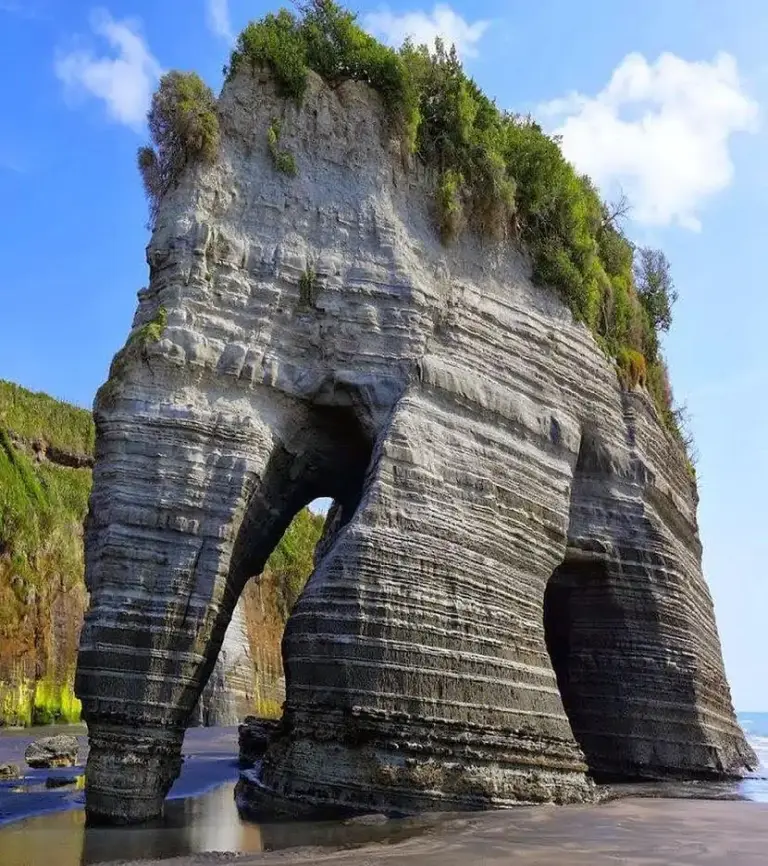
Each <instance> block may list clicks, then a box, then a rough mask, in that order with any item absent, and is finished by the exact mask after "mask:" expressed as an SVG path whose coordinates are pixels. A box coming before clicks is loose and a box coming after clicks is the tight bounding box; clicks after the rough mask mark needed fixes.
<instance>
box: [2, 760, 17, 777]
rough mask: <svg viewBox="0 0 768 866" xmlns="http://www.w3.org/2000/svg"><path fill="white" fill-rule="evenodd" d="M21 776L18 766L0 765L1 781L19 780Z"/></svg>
mask: <svg viewBox="0 0 768 866" xmlns="http://www.w3.org/2000/svg"><path fill="white" fill-rule="evenodd" d="M19 775H20V773H19V767H18V765H17V764H0V779H18V777H19Z"/></svg>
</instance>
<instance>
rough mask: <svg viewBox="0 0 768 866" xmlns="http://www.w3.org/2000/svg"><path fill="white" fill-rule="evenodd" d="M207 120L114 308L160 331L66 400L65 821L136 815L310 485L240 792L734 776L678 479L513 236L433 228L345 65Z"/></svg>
mask: <svg viewBox="0 0 768 866" xmlns="http://www.w3.org/2000/svg"><path fill="white" fill-rule="evenodd" d="M220 111H221V125H222V144H221V150H220V155H219V158H218V160H217V162H216V163H215V165H213V166H212V167H210V168H205V169H203V168H199V167H190V168H189V169H188V170H187V172H186V173H185V174H184V176H183V177H182V179H181V182H180V183H179V185H178V186H177V187H176V188H174V189H173V190H172V191H171V192H170V193H168V194H167V195H166V197H165V199H164V201H163V204H162V207H161V209H160V214H159V219H158V224H157V228H156V231H155V232H154V235H153V237H152V241H151V244H150V246H149V249H148V261H149V265H150V284H149V287H148V288H147V289H144V290H142V291H141V292H140V294H139V308H138V312H137V314H136V318H135V322H134V324H135V325H136V326H140V325H142V324H144V323H146V322H149V321H153V320H157V318H158V315H159V311H160V309H161V308H163V309H164V310H165V311H166V313H167V324H166V327H165V329H164V331H163V334H162V337H161V339H159V340H158V341H157V342H152V343H148V344H147V345H145V346H144V347H142V348H141V350H130V351H127V352H125V353H123V355H122V357H121V361H120V363H119V364H118V365H116V367H115V373H114V376H113V377H112V378H111V379H110V381H109V382H108V383H107V384H106V385H105V386H104V388H102V390H101V391H100V395H99V398H98V400H97V404H96V422H97V431H98V435H97V461H96V466H95V470H94V488H93V494H92V498H91V509H90V518H89V524H88V533H87V568H86V574H87V581H88V585H89V588H90V591H91V606H90V609H89V611H88V613H87V616H86V623H85V627H84V630H83V634H82V641H81V649H80V659H79V668H78V678H77V688H78V693H79V696H80V697H81V699H82V701H83V707H84V714H85V718H86V719H87V721H88V724H89V730H90V738H91V751H90V757H89V763H88V786H87V808H88V812H89V815H90V816H91V817H92V818H101V819H106V820H112V821H115V820H123V821H132V820H140V819H142V818H145V817H148V816H151V815H155V814H157V813H158V812H159V810H160V808H161V803H162V799H163V797H164V795H165V793H166V792H167V790H168V787H169V786H170V784H171V783H172V781H173V779H174V778H175V776H176V774H177V772H178V769H179V765H180V758H179V749H180V744H181V739H182V736H183V731H184V728H185V726H186V724H187V722H188V720H189V717H190V714H191V712H192V710H193V707H194V706H195V703H196V701H197V698H198V695H199V694H200V691H201V689H202V688H203V687H204V686H205V683H206V681H207V679H208V677H209V674H210V672H211V670H212V668H213V665H214V662H215V659H216V656H217V653H218V651H219V647H220V645H221V642H222V639H223V636H224V633H225V630H226V627H227V625H228V623H229V621H230V618H231V616H232V612H233V609H234V607H235V604H236V602H237V599H238V597H239V596H240V594H241V592H242V590H243V587H244V585H245V583H246V581H247V578H248V577H250V576H251V575H253V574H257V573H259V572H260V571H261V570H262V568H263V565H264V562H265V561H266V558H267V556H268V555H269V553H270V552H271V550H272V548H273V547H274V545H275V544H276V543H277V541H278V539H279V538H280V535H281V534H282V532H283V531H284V529H285V528H286V526H287V525H288V523H289V521H290V520H291V518H292V517H293V515H294V514H295V513H296V512H297V511H298V510H299V509H300V508H301V507H302V506H304V505H305V504H306V503H307V502H309V501H310V500H312V499H313V498H315V497H317V496H330V497H332V498H333V499H334V500H335V502H336V506H335V508H334V511H333V514H332V515H331V518H330V519H329V521H328V526H327V528H326V535H325V538H324V539H323V541H322V543H321V545H320V548H319V553H320V556H319V558H318V561H317V564H316V569H315V571H314V574H313V576H312V577H311V579H310V582H309V584H308V586H307V588H306V590H305V592H304V594H303V595H302V597H301V598H300V600H299V602H298V605H297V607H296V608H295V610H294V613H293V615H292V617H291V618H290V620H289V622H288V626H287V630H286V634H285V638H284V643H283V651H284V655H285V663H286V673H287V698H286V704H285V717H284V724H283V726H282V728H281V733H280V734H279V735H278V737H277V738H276V739H275V740H274V741H273V742H272V744H271V746H270V748H269V751H268V753H267V755H266V758H265V761H264V765H263V772H262V776H261V783H262V785H263V786H264V789H265V790H267V791H270V792H271V793H272V795H273V796H274V797H277V798H284V799H285V800H287V801H289V802H302V803H310V804H314V805H316V806H319V807H335V806H347V805H349V806H353V807H355V808H364V809H377V810H381V809H383V810H386V809H392V808H398V809H408V808H421V807H426V808H477V807H487V806H506V805H511V804H513V803H520V802H541V801H556V802H570V801H578V800H583V799H585V798H589V797H590V796H591V792H592V783H591V782H590V781H589V780H588V777H587V775H586V773H587V770H588V768H590V767H591V768H592V769H593V770H594V771H595V772H597V773H599V774H602V775H605V776H612V775H614V776H620V777H622V778H627V777H637V776H644V775H650V776H662V777H663V776H668V775H680V776H709V777H721V776H728V775H732V774H738V773H739V772H740V771H741V770H742V769H743V768H744V767H745V765H747V764H749V763H750V762H751V761H752V760H753V755H752V754H751V752H750V750H749V748H748V746H747V745H746V743H745V741H744V738H743V735H742V732H741V731H740V729H739V728H738V726H737V724H736V722H735V719H734V714H733V710H732V707H731V702H730V696H729V691H728V685H727V683H726V680H725V676H724V673H723V666H722V660H721V652H720V645H719V640H718V636H717V631H716V626H715V620H714V614H713V608H712V602H711V599H710V596H709V593H708V591H707V587H706V585H705V583H704V580H703V578H702V573H701V565H700V562H701V547H700V543H699V537H698V532H697V526H696V491H695V488H694V485H693V483H692V481H691V478H690V476H689V474H688V472H687V469H686V461H685V458H684V455H683V454H682V452H681V451H680V449H679V447H678V445H677V444H676V443H675V442H674V441H673V440H671V439H670V437H669V436H668V435H667V434H666V433H665V431H664V430H663V428H662V427H661V426H660V424H659V422H658V420H657V417H656V413H655V410H654V409H653V407H652V404H651V402H650V400H649V399H648V398H647V396H646V394H645V393H644V392H642V391H640V390H638V391H636V392H633V393H625V392H623V391H622V390H621V389H620V387H619V385H618V382H617V378H616V374H615V371H614V368H613V365H612V363H610V362H609V361H608V360H607V359H606V358H605V357H604V355H603V354H602V353H601V352H600V350H599V349H598V348H597V346H596V344H595V342H594V340H593V338H592V337H591V335H590V334H589V333H588V331H587V330H586V328H584V327H583V326H582V325H580V324H577V323H575V322H574V320H573V317H572V315H571V313H570V312H569V311H568V310H567V309H566V308H565V307H564V305H563V304H562V303H561V302H560V301H559V300H558V299H557V298H556V297H555V296H554V295H553V294H552V293H550V292H548V291H547V290H545V289H541V288H536V287H534V286H533V285H532V284H531V282H530V280H529V269H528V266H527V264H526V261H525V259H524V257H523V256H522V255H517V254H515V253H514V252H510V251H509V248H506V249H503V248H501V247H497V246H495V245H493V244H489V243H482V242H480V241H478V240H473V239H472V238H467V239H465V240H463V241H461V242H459V243H457V244H456V245H455V246H453V247H450V248H446V247H444V246H442V245H441V243H440V241H439V238H438V236H437V233H436V231H435V228H434V219H433V215H432V212H431V202H432V195H431V193H430V189H431V188H432V187H431V185H430V178H429V177H426V176H424V175H423V173H422V172H421V170H420V169H418V168H417V167H412V168H410V169H406V168H405V167H404V165H403V162H402V159H401V155H400V151H399V146H398V144H397V142H395V141H393V140H392V139H391V137H390V134H389V130H388V128H387V124H386V121H385V119H384V113H383V111H382V110H381V106H380V104H379V101H378V98H377V97H376V95H375V94H373V93H372V92H371V91H369V90H368V89H367V88H366V87H365V86H363V85H359V84H354V83H345V84H342V85H340V86H338V87H337V88H335V89H330V88H328V87H326V86H325V85H323V84H322V83H321V82H320V80H319V79H317V78H316V77H314V76H311V78H310V84H309V89H308V92H307V95H306V97H305V99H304V101H303V104H302V106H301V107H300V108H297V107H296V106H295V105H294V104H293V103H287V102H285V101H283V100H282V99H279V98H278V97H277V96H276V95H275V90H274V87H273V84H272V82H271V80H270V78H269V76H266V75H257V76H251V74H250V73H239V74H238V75H237V76H236V77H235V78H234V79H233V80H232V81H231V82H230V83H229V84H228V85H227V86H226V88H225V91H224V93H223V94H222V97H221V100H220ZM276 117H277V118H280V119H281V121H282V137H281V141H280V144H281V147H284V148H285V149H287V150H290V151H291V153H292V154H293V155H294V157H295V159H296V162H297V165H298V176H297V177H296V178H289V177H286V176H285V175H282V174H280V173H278V172H277V171H276V170H275V168H274V166H273V165H272V163H271V161H270V155H269V151H268V147H267V130H268V128H269V126H270V124H271V122H272V120H273V119H274V118H276ZM548 587H549V589H548ZM545 597H546V603H545ZM545 613H546V617H545ZM545 621H546V628H545ZM548 645H549V649H548ZM550 653H551V655H550Z"/></svg>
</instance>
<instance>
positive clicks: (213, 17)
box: [207, 0, 235, 42]
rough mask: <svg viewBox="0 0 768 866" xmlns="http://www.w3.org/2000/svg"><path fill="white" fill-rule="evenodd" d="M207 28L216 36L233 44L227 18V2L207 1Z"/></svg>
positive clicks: (230, 25) (230, 27)
mask: <svg viewBox="0 0 768 866" xmlns="http://www.w3.org/2000/svg"><path fill="white" fill-rule="evenodd" d="M207 12H208V27H209V28H210V29H211V31H212V32H213V33H215V34H216V35H217V36H221V38H222V39H226V40H227V42H233V41H234V39H235V36H234V33H233V32H232V24H231V22H230V18H229V0H207Z"/></svg>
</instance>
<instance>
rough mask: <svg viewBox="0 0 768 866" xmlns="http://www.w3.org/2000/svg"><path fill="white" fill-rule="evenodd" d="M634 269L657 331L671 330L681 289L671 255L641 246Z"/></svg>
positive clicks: (644, 301)
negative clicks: (673, 275)
mask: <svg viewBox="0 0 768 866" xmlns="http://www.w3.org/2000/svg"><path fill="white" fill-rule="evenodd" d="M634 272H635V286H636V288H637V294H638V297H639V298H640V303H641V304H642V305H643V307H644V308H645V311H646V313H647V314H648V318H649V319H650V322H651V324H652V325H653V327H654V328H655V329H656V330H657V331H668V330H669V328H670V325H671V324H672V307H673V305H674V303H675V301H677V291H676V290H675V284H674V282H673V281H672V275H671V273H670V268H669V261H668V260H667V257H666V256H665V255H664V253H663V252H662V251H661V250H655V249H652V248H651V247H637V248H636V249H635V262H634Z"/></svg>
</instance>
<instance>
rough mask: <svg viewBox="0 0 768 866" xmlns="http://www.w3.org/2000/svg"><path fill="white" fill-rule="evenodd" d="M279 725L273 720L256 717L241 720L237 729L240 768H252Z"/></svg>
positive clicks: (265, 749)
mask: <svg viewBox="0 0 768 866" xmlns="http://www.w3.org/2000/svg"><path fill="white" fill-rule="evenodd" d="M279 724H280V723H279V722H277V721H275V720H273V719H259V718H258V717H257V716H248V717H247V718H245V719H244V720H243V722H242V724H240V725H239V726H238V729H237V741H238V746H239V753H240V764H241V766H244V767H252V766H253V765H254V764H255V763H256V761H258V760H259V758H261V757H262V756H263V755H264V752H266V751H267V746H268V745H269V741H270V740H271V739H272V737H273V736H274V735H275V733H276V731H277V728H278V725H279Z"/></svg>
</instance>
